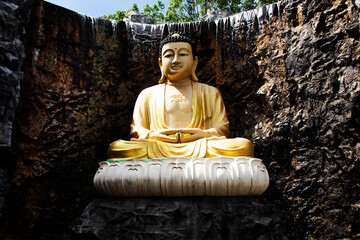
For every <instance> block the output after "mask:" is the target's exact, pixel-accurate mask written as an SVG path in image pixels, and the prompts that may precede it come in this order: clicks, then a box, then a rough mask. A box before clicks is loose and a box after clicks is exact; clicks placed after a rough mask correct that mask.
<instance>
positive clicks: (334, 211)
mask: <svg viewBox="0 0 360 240" xmlns="http://www.w3.org/2000/svg"><path fill="white" fill-rule="evenodd" d="M354 2H355V4H354ZM356 4H357V2H356V1H350V0H347V1H346V0H333V1H317V0H306V1H282V2H281V3H278V4H274V5H272V6H271V7H268V8H260V9H257V10H256V11H251V12H245V13H240V14H237V15H234V16H231V17H229V18H225V19H222V20H219V21H205V22H194V23H182V24H156V25H152V24H140V23H132V22H127V23H126V24H125V23H124V22H120V23H112V22H110V21H106V20H96V19H91V18H86V17H83V16H80V15H78V14H76V13H73V12H71V11H68V10H66V9H63V8H59V7H56V6H54V5H52V4H48V3H45V2H42V1H40V0H38V1H35V2H34V4H33V5H32V7H31V9H32V13H31V16H30V22H29V24H28V25H27V27H26V33H27V34H26V36H25V37H23V39H22V40H23V42H24V46H25V52H26V61H25V62H24V64H23V68H22V70H23V72H24V79H23V81H22V82H21V98H20V104H19V107H18V109H17V112H16V117H15V120H14V131H13V135H12V141H13V146H12V151H13V152H14V155H15V159H14V160H13V161H12V163H11V164H10V165H9V171H8V172H7V174H6V175H7V176H8V177H9V179H10V180H11V188H10V193H9V195H8V198H9V199H10V201H9V202H10V203H11V204H10V205H9V206H8V212H11V213H12V214H11V215H8V217H6V220H5V221H4V222H5V223H4V226H3V227H2V228H1V231H0V236H2V235H4V236H7V237H9V236H10V238H11V237H13V238H21V237H22V238H29V237H32V238H34V237H37V238H45V239H46V238H50V237H52V238H53V237H58V238H69V237H70V236H72V234H73V232H72V231H71V229H72V227H73V223H74V221H75V219H76V218H77V217H78V216H80V215H81V213H82V211H83V209H84V208H85V206H86V205H87V204H88V202H89V201H90V200H91V199H93V196H94V194H95V193H94V190H93V188H92V178H93V175H94V173H95V170H96V168H97V164H98V162H100V161H102V160H104V159H106V150H107V146H108V144H109V143H110V142H111V141H114V140H116V139H119V138H121V139H128V133H129V126H130V123H131V115H132V109H133V106H134V103H135V100H136V97H137V95H138V94H139V92H140V91H141V90H142V89H144V88H145V87H148V86H150V85H154V84H156V83H157V81H158V80H159V78H160V71H159V67H158V64H157V60H158V55H157V54H158V49H157V48H158V46H159V42H160V39H161V38H162V36H165V35H167V34H168V33H169V32H173V31H181V32H185V33H186V34H188V35H190V36H191V37H192V38H193V39H195V41H196V48H197V52H198V57H199V65H198V69H197V76H198V78H199V79H200V81H201V82H204V83H208V84H210V85H213V86H216V87H217V88H218V89H219V90H220V92H221V93H222V95H223V99H224V102H225V105H226V107H227V112H228V116H229V120H230V128H231V129H230V130H231V137H236V136H242V137H247V138H249V139H251V140H252V141H253V142H254V143H255V152H256V157H259V158H262V159H263V161H264V163H265V164H266V165H267V168H268V170H269V174H270V177H271V181H270V188H269V189H268V190H267V192H266V193H265V195H263V196H262V198H263V199H265V200H266V201H268V202H269V203H271V204H276V205H277V206H278V207H279V208H280V209H282V211H283V213H284V216H285V220H286V221H285V225H286V229H287V232H286V234H287V235H288V237H289V239H303V238H314V239H319V238H320V239H321V238H329V239H336V238H351V237H353V236H356V235H358V234H359V232H360V229H359V226H360V223H359V220H358V219H359V217H358V214H359V203H358V199H359V177H358V176H359V169H360V168H359V147H360V146H359V132H360V131H359V105H358V102H359V100H360V99H359V98H360V97H359V69H360V66H359V64H360V61H359V56H360V47H359V35H360V34H359V18H358V16H359V8H358V7H357V5H356ZM3 175H4V176H5V174H3ZM59 219H61V220H59ZM18 225H21V226H23V231H22V232H19V231H17V229H16V227H15V226H18Z"/></svg>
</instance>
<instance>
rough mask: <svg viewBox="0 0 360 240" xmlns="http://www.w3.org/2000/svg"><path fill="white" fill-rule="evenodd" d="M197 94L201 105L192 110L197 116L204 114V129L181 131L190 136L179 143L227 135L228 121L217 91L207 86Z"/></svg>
mask: <svg viewBox="0 0 360 240" xmlns="http://www.w3.org/2000/svg"><path fill="white" fill-rule="evenodd" d="M199 94H200V95H201V96H199V97H200V99H202V100H201V101H200V102H201V104H198V105H197V106H200V108H199V107H198V109H194V110H195V111H197V113H196V115H197V116H200V115H201V114H203V113H205V116H206V117H205V125H206V129H198V128H189V129H181V132H183V133H189V134H191V136H188V137H184V138H182V139H181V142H189V141H193V140H196V139H199V138H204V137H206V138H211V137H227V136H228V135H229V121H228V118H227V114H226V109H225V105H224V102H223V100H222V97H221V94H220V92H219V90H217V89H216V88H214V87H211V86H207V87H204V89H202V90H199Z"/></svg>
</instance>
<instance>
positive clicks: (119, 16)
mask: <svg viewBox="0 0 360 240" xmlns="http://www.w3.org/2000/svg"><path fill="white" fill-rule="evenodd" d="M131 11H136V12H138V11H139V7H138V5H137V4H136V3H134V4H133V5H132V8H131V9H129V10H127V11H124V10H117V11H116V13H115V14H110V15H108V16H106V15H103V16H101V17H100V18H103V19H112V20H119V21H122V20H123V19H124V17H125V16H126V14H128V13H129V12H131Z"/></svg>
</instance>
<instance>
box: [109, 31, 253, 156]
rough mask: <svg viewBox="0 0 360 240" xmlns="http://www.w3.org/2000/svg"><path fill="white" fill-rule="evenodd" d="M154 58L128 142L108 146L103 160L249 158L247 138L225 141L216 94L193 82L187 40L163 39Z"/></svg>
mask: <svg viewBox="0 0 360 240" xmlns="http://www.w3.org/2000/svg"><path fill="white" fill-rule="evenodd" d="M159 55H160V57H159V66H160V69H161V74H162V76H161V79H160V81H159V84H158V85H155V86H152V87H149V88H146V89H144V90H143V91H142V92H141V93H140V95H139V97H138V99H137V101H136V104H135V108H134V114H133V122H132V124H131V136H132V138H131V140H130V141H124V140H117V141H115V142H113V143H111V144H110V147H109V150H108V156H109V160H112V159H155V158H169V157H191V158H212V157H220V156H225V157H226V156H232V157H238V156H245V157H253V155H254V146H253V144H252V143H251V142H250V141H249V140H248V139H245V138H234V139H228V138H227V136H228V134H229V121H228V118H227V115H226V110H225V106H224V103H223V100H222V97H221V94H220V92H219V91H218V90H217V89H216V88H215V87H212V86H209V85H207V84H203V83H199V82H198V78H197V77H196V75H195V70H196V66H197V63H198V58H197V57H196V53H195V48H194V43H193V41H192V40H191V39H189V38H187V37H185V36H183V35H180V34H178V33H175V34H173V35H169V36H168V37H167V38H165V39H164V40H163V41H162V42H161V45H160V50H159Z"/></svg>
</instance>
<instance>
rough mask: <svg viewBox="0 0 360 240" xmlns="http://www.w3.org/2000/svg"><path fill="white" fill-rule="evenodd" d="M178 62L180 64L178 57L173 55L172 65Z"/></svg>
mask: <svg viewBox="0 0 360 240" xmlns="http://www.w3.org/2000/svg"><path fill="white" fill-rule="evenodd" d="M179 62H180V61H179V56H178V55H177V54H175V56H174V59H173V61H172V63H179Z"/></svg>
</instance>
